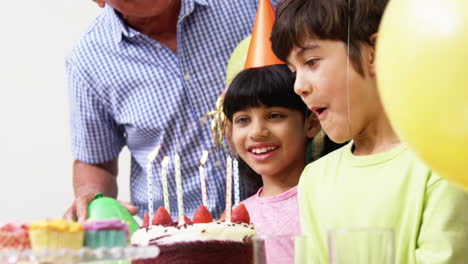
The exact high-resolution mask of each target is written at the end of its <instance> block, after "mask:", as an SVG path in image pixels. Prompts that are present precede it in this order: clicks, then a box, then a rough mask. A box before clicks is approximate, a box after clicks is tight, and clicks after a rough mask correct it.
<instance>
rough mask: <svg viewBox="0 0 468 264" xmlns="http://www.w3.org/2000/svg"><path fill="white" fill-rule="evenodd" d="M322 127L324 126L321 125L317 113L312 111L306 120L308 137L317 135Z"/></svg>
mask: <svg viewBox="0 0 468 264" xmlns="http://www.w3.org/2000/svg"><path fill="white" fill-rule="evenodd" d="M321 129H322V126H321V125H320V122H319V120H318V118H317V115H315V113H310V115H309V117H308V118H307V120H306V136H307V138H313V137H315V135H317V134H318V133H319V132H320V130H321Z"/></svg>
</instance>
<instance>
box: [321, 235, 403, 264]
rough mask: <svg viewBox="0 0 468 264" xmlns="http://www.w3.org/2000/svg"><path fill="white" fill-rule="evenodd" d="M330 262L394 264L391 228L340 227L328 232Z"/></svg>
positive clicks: (331, 263)
mask: <svg viewBox="0 0 468 264" xmlns="http://www.w3.org/2000/svg"><path fill="white" fill-rule="evenodd" d="M328 248H329V258H330V264H363V263H366V264H394V234H393V230H392V229H389V228H339V229H334V230H331V231H329V232H328Z"/></svg>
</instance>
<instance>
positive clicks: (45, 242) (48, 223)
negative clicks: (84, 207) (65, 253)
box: [29, 219, 84, 251]
mask: <svg viewBox="0 0 468 264" xmlns="http://www.w3.org/2000/svg"><path fill="white" fill-rule="evenodd" d="M29 237H30V239H31V247H32V249H33V250H35V251H40V250H45V249H49V250H55V249H64V248H68V249H80V248H82V247H83V241H84V228H83V225H82V224H81V223H79V222H72V221H67V220H63V219H56V220H39V221H35V222H33V223H31V225H30V226H29Z"/></svg>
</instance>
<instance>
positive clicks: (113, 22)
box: [104, 0, 208, 43]
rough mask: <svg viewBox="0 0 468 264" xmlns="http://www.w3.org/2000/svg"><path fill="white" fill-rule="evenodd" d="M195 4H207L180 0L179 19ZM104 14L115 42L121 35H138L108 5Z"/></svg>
mask: <svg viewBox="0 0 468 264" xmlns="http://www.w3.org/2000/svg"><path fill="white" fill-rule="evenodd" d="M195 4H199V5H201V6H207V5H208V1H207V0H182V6H181V9H180V14H179V21H181V20H182V19H184V18H185V17H186V16H188V15H190V14H191V13H192V12H193V11H194V10H195ZM104 12H105V13H106V15H107V16H108V17H109V20H110V32H111V34H112V37H113V39H114V41H115V42H117V43H119V42H120V41H121V40H122V37H126V38H133V37H135V36H138V35H140V34H141V33H140V32H138V31H136V30H134V29H132V28H130V27H128V26H127V25H126V24H125V23H124V21H123V19H122V18H121V17H120V16H119V15H118V14H117V12H116V11H115V10H114V9H113V8H112V7H111V6H109V5H106V7H105V11H104Z"/></svg>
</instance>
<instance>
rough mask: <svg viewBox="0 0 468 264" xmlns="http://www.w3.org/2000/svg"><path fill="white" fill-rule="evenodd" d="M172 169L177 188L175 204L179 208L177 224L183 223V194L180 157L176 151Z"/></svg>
mask: <svg viewBox="0 0 468 264" xmlns="http://www.w3.org/2000/svg"><path fill="white" fill-rule="evenodd" d="M174 169H175V181H176V190H177V204H178V206H179V207H178V209H179V225H183V224H185V220H184V196H183V190H182V173H181V168H180V157H179V155H178V154H177V153H176V154H175V155H174Z"/></svg>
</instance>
